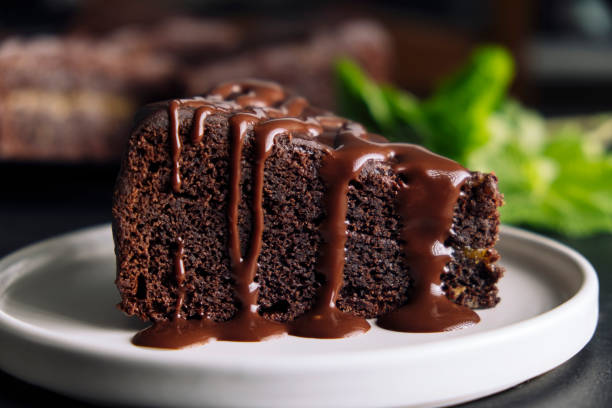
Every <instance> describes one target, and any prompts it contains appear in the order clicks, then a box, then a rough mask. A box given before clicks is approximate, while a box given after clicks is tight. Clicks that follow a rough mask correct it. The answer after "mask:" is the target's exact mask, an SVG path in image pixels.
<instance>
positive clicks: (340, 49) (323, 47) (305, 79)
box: [186, 20, 392, 109]
mask: <svg viewBox="0 0 612 408" xmlns="http://www.w3.org/2000/svg"><path fill="white" fill-rule="evenodd" d="M341 56H347V57H351V58H353V59H355V60H356V61H358V62H359V63H360V65H361V66H362V67H364V69H365V70H366V71H367V72H368V73H369V74H370V75H371V76H372V77H373V78H375V79H376V80H379V81H382V80H388V79H389V75H390V72H389V71H390V69H391V62H390V61H391V58H392V44H391V39H390V37H389V35H388V34H387V32H386V31H385V30H384V28H383V27H382V26H381V25H379V24H377V23H374V22H372V21H368V20H355V21H350V22H347V23H344V24H342V25H340V26H338V27H337V28H335V29H330V30H320V31H318V32H316V33H314V34H313V35H312V36H310V37H308V38H306V39H304V40H302V41H292V42H290V43H282V44H275V45H273V46H267V47H260V48H256V49H254V50H247V51H244V52H242V53H240V54H239V55H236V56H235V57H232V58H227V59H222V60H217V61H215V62H212V63H209V64H204V65H202V66H200V67H196V68H193V69H191V70H189V71H188V72H187V74H186V84H187V92H186V93H187V94H189V95H195V94H201V93H203V92H205V91H207V90H208V89H210V88H211V87H212V86H213V85H214V84H217V83H220V82H223V81H225V80H228V79H232V78H246V77H258V78H263V79H269V80H274V81H277V82H279V83H281V84H282V85H284V86H285V87H287V88H289V89H291V90H293V91H295V92H297V93H299V94H301V95H304V96H305V97H306V98H307V99H309V100H310V101H312V103H313V104H315V105H317V106H321V107H324V108H327V109H334V108H335V95H334V83H333V82H334V79H333V72H332V70H333V61H334V60H335V59H336V58H338V57H341Z"/></svg>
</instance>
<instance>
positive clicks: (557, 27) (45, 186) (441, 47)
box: [0, 0, 612, 407]
mask: <svg viewBox="0 0 612 408" xmlns="http://www.w3.org/2000/svg"><path fill="white" fill-rule="evenodd" d="M611 3H612V2H610V1H591V0H589V1H567V0H562V1H552V0H549V1H540V2H531V1H526V0H516V1H509V0H501V1H495V2H493V1H491V2H489V1H459V0H454V1H453V0H446V1H436V2H432V1H421V0H418V1H412V2H399V1H378V2H365V1H340V2H334V3H333V4H329V2H325V1H310V2H283V1H271V0H268V1H261V2H256V3H254V2H248V1H242V2H241V1H238V2H237V1H233V2H226V1H203V2H200V1H181V2H169V1H150V2H146V7H145V8H143V7H142V4H143V2H138V1H136V2H127V1H125V0H124V1H115V0H111V1H91V2H79V1H69V0H64V1H61V0H56V1H51V0H47V1H28V2H24V1H8V2H6V1H5V2H2V6H1V8H0V39H1V38H2V37H7V36H11V35H15V34H19V35H22V36H31V35H38V34H43V33H76V32H80V33H83V32H85V33H88V34H92V35H93V34H95V33H103V32H105V31H108V30H111V29H112V28H114V27H116V26H118V25H121V24H127V23H131V22H145V23H146V22H147V21H155V20H156V19H158V18H159V17H160V16H161V15H166V14H168V13H175V14H189V15H197V16H204V17H211V16H213V17H219V18H228V19H233V20H236V21H245V22H248V21H252V20H255V21H257V20H259V19H271V21H274V22H275V23H274V24H272V26H271V27H270V28H269V30H270V33H269V37H270V39H272V40H273V39H275V38H290V37H291V35H294V34H295V33H293V32H292V28H291V27H292V26H294V23H296V22H299V23H300V24H312V25H317V24H323V25H325V24H334V22H335V21H337V20H338V19H339V18H340V16H342V18H348V17H360V16H368V17H375V18H377V19H378V20H379V21H381V22H382V23H383V24H384V25H385V26H386V27H387V29H388V30H389V31H390V32H391V34H392V37H393V40H394V43H395V46H396V52H397V55H396V59H395V63H394V67H393V80H394V82H396V83H397V84H399V85H401V86H403V87H405V88H406V89H408V90H410V91H412V92H414V93H416V94H417V95H426V94H427V93H428V92H430V91H431V89H432V88H433V87H434V86H435V84H436V81H437V79H438V78H440V77H441V76H443V75H444V74H446V73H448V72H450V71H452V70H453V69H454V68H455V67H457V66H458V65H459V64H460V63H461V61H462V60H463V59H464V58H465V57H466V56H467V55H468V54H469V52H470V50H471V49H472V48H473V47H474V46H475V45H477V44H481V43H483V42H495V43H501V44H504V45H506V46H507V47H508V48H509V49H510V50H511V51H512V53H513V54H514V55H515V58H516V59H517V61H518V75H517V79H516V82H515V84H514V88H513V93H514V94H515V95H516V96H518V97H519V98H520V99H521V100H522V101H523V102H524V103H525V104H527V105H528V106H530V107H533V108H536V109H537V110H539V111H540V112H543V113H544V114H546V115H548V116H559V115H578V114H590V113H597V112H605V111H610V110H611V103H610V100H611V99H610V93H611V91H612V42H611V41H610V40H611V39H612V14H611V11H610V10H611V9H612V7H611V5H612V4H611ZM117 166H118V163H106V164H95V165H94V164H87V163H81V164H59V163H55V164H53V163H15V162H10V163H1V162H0V183H1V184H0V256H4V255H6V254H8V253H9V252H11V251H13V250H16V249H18V248H19V247H21V246H24V245H27V244H30V243H32V242H34V241H38V240H40V239H44V238H47V237H51V236H54V235H56V234H59V233H63V232H68V231H72V230H74V229H77V228H81V227H86V226H90V225H94V224H100V223H106V222H109V221H110V204H111V193H112V188H113V184H114V178H115V176H116V172H117V168H118V167H117ZM538 232H540V233H543V234H546V235H549V236H552V237H553V238H556V239H559V240H560V241H562V242H564V243H566V244H568V245H570V246H571V247H574V248H576V249H577V250H578V251H579V252H581V253H582V254H584V255H585V256H586V257H587V258H588V259H589V260H590V261H591V262H592V263H593V265H594V266H595V268H596V270H597V271H598V273H599V277H600V284H601V293H600V296H601V297H600V321H599V326H598V329H597V332H596V334H595V337H594V338H593V340H592V341H591V342H590V343H589V344H588V345H587V347H586V348H585V349H584V350H582V351H581V352H580V353H579V354H578V355H577V356H575V357H574V358H572V359H571V360H570V361H569V362H567V363H565V364H563V365H562V366H561V367H559V368H557V369H555V370H553V371H552V372H550V373H548V374H545V375H543V376H541V377H538V378H536V379H534V380H531V381H528V382H527V383H524V384H522V385H520V386H518V387H516V388H514V389H512V390H509V391H506V392H503V393H501V394H498V395H495V396H492V397H488V398H485V399H482V400H479V401H476V402H473V403H471V404H468V405H469V406H470V407H502V406H503V407H506V406H507V407H510V406H530V407H578V406H580V407H606V406H612V393H611V391H610V389H611V388H612V344H611V343H612V320H611V319H612V318H611V317H610V313H611V312H612V278H611V276H612V259H611V256H610V252H611V251H610V250H611V249H612V236H610V235H599V236H593V237H588V238H581V239H570V238H567V237H561V236H556V235H554V234H551V233H550V232H548V231H538ZM568 330H571V327H568ZM554 346H555V345H554V344H551V347H554ZM3 352H6V350H4V351H3ZM43 403H44V404H52V403H57V404H61V405H63V406H68V407H72V406H82V405H83V404H82V403H80V402H76V401H72V400H68V399H66V398H64V397H61V396H58V395H55V394H53V393H50V392H47V391H44V390H40V389H38V388H36V387H33V386H30V385H27V384H25V383H23V382H21V381H19V380H16V379H14V378H12V377H10V376H9V375H6V374H2V373H0V406H7V407H26V406H40V405H42V404H43Z"/></svg>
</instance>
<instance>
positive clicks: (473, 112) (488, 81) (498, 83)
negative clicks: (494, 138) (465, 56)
mask: <svg viewBox="0 0 612 408" xmlns="http://www.w3.org/2000/svg"><path fill="white" fill-rule="evenodd" d="M513 73H514V64H513V61H512V58H511V56H510V54H509V53H508V52H507V51H506V50H505V49H503V48H501V47H495V46H486V47H481V48H479V49H478V50H477V51H476V52H474V54H473V55H472V56H471V58H470V60H469V61H468V62H467V64H466V65H464V66H463V67H462V68H461V69H460V70H459V71H458V72H457V73H455V74H454V75H452V76H451V77H449V78H448V79H446V80H444V81H443V82H442V83H441V85H440V87H439V88H438V90H437V91H436V92H435V93H434V94H433V95H432V96H431V97H430V98H429V99H427V100H426V101H424V102H423V104H422V111H423V115H424V116H425V122H426V123H427V126H428V129H427V131H426V133H425V135H424V139H425V146H426V147H428V148H430V149H431V150H433V151H435V152H437V153H439V154H442V155H445V156H448V157H450V158H453V159H455V160H458V161H460V162H464V161H465V159H466V158H467V155H468V154H469V153H471V152H472V151H474V150H475V149H477V148H479V147H481V146H483V145H485V144H486V143H487V142H488V141H489V138H490V133H489V128H488V120H489V117H490V115H491V114H492V113H493V111H494V110H495V108H496V107H498V106H499V104H500V102H501V101H502V100H503V98H504V96H505V94H506V91H507V89H508V86H509V84H510V81H511V79H512V76H513Z"/></svg>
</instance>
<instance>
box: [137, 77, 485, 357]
mask: <svg viewBox="0 0 612 408" xmlns="http://www.w3.org/2000/svg"><path fill="white" fill-rule="evenodd" d="M181 106H189V107H194V108H196V110H195V113H194V130H193V137H192V139H191V142H192V143H194V144H197V143H200V142H201V141H202V138H203V135H204V132H205V121H206V118H207V117H209V116H210V115H213V114H216V113H223V114H226V115H229V119H228V120H229V125H230V133H231V141H230V150H231V153H230V181H229V182H230V186H229V205H228V213H227V218H228V228H229V248H228V251H229V255H230V262H231V272H232V276H233V278H234V282H235V284H234V293H235V298H236V300H237V301H238V303H239V310H238V312H237V314H236V315H235V316H234V318H232V319H231V320H229V321H227V322H220V323H219V322H212V321H210V320H208V319H206V318H203V319H201V320H185V319H184V318H183V317H182V316H181V313H180V308H181V306H182V302H183V299H184V296H185V288H184V277H185V270H184V265H183V262H182V257H183V254H184V247H183V241H182V239H180V238H178V250H177V252H176V254H175V275H176V281H177V287H178V289H177V290H178V292H177V306H176V308H177V309H176V313H175V318H174V319H173V320H172V321H167V322H156V323H155V324H154V325H153V326H152V327H150V328H148V329H146V330H144V331H142V332H140V333H138V334H137V335H136V336H135V337H134V339H133V342H134V344H137V345H142V346H149V347H161V348H180V347H184V346H188V345H192V344H201V343H205V342H207V341H209V340H210V339H213V338H216V339H218V340H231V341H259V340H262V339H265V338H269V337H272V336H278V335H281V334H283V333H289V334H292V335H296V336H302V337H316V338H340V337H346V336H350V335H353V334H357V333H362V332H365V331H367V330H368V329H369V328H370V325H369V324H368V322H367V321H366V320H365V319H363V318H359V317H356V316H354V315H351V314H348V313H344V312H342V311H340V310H339V309H338V308H337V307H336V301H337V299H338V294H339V292H340V289H341V288H342V284H343V269H344V262H345V244H346V239H347V229H346V215H347V201H348V198H347V195H348V188H349V183H350V182H351V181H352V180H356V179H357V177H358V176H359V174H360V172H361V171H362V169H363V168H364V166H365V165H366V164H367V163H368V162H369V161H380V162H386V163H389V164H390V165H391V166H392V167H393V169H394V171H395V172H396V173H397V174H398V175H399V178H400V180H401V181H400V191H399V193H398V195H397V202H396V208H397V211H398V213H399V214H400V217H401V220H402V229H401V231H400V236H401V239H402V241H403V251H404V252H405V256H406V259H407V262H408V265H409V266H410V269H411V273H412V275H413V277H414V280H415V287H414V291H413V293H412V296H411V299H410V301H409V303H408V304H407V305H405V306H402V307H400V308H398V309H396V310H395V311H393V312H391V313H388V314H387V315H384V316H382V317H380V318H379V319H378V321H377V323H378V325H380V326H381V327H384V328H387V329H390V330H396V331H406V332H438V331H445V330H453V329H456V328H460V327H465V326H469V325H472V324H475V323H477V322H478V321H479V318H478V315H477V314H476V313H474V312H473V311H472V310H471V309H468V308H466V307H463V306H459V305H456V304H455V303H453V302H452V301H450V300H448V299H447V297H446V296H445V294H444V292H443V290H442V288H441V282H440V275H441V273H442V272H443V271H444V268H445V267H446V265H447V263H448V262H449V261H450V260H451V255H452V254H451V253H450V251H451V249H450V248H448V247H445V246H444V244H443V243H444V241H445V240H446V238H448V236H449V234H450V233H451V231H450V228H451V225H452V215H453V208H454V205H455V203H456V202H457V199H458V197H459V193H460V189H461V186H462V184H463V182H464V181H465V179H466V178H467V177H468V176H469V174H470V173H469V172H468V171H467V170H466V169H464V168H463V167H461V166H460V165H459V164H457V163H455V162H453V161H452V160H449V159H446V158H444V157H441V156H438V155H436V154H433V153H431V152H429V151H427V150H425V149H423V148H421V147H419V146H415V145H410V144H400V143H384V142H383V141H385V139H384V138H382V137H381V136H378V135H374V134H369V133H367V132H366V131H365V129H364V128H363V127H362V126H361V125H359V124H356V123H354V122H349V121H347V120H346V119H343V118H339V117H336V116H330V115H319V116H313V115H309V114H308V113H305V112H307V110H308V109H309V107H308V103H307V102H306V101H305V100H304V99H303V98H299V97H294V98H288V99H287V98H286V96H285V92H284V90H283V89H282V88H281V87H280V86H279V85H277V84H274V83H270V82H264V81H256V80H244V81H237V82H228V83H225V84H222V85H220V86H219V87H217V88H215V89H214V90H213V91H212V92H211V93H210V95H209V96H208V97H207V98H194V99H187V100H174V101H171V102H170V103H169V116H170V140H171V143H172V169H173V176H172V187H173V190H174V191H175V192H179V191H180V189H181V183H182V181H181V177H180V154H181V150H182V140H181V138H180V135H179V117H178V110H179V108H180V107H181ZM297 134H301V135H307V137H308V138H309V139H312V140H315V141H317V142H318V143H320V144H321V145H322V146H323V147H324V148H325V150H326V151H327V153H328V154H327V156H326V157H325V158H324V161H323V165H322V167H321V169H320V174H321V177H322V179H323V181H324V183H325V185H326V188H327V197H326V198H325V209H326V214H327V216H326V219H325V220H324V222H323V223H322V225H321V227H320V231H321V236H322V238H323V245H322V248H321V251H320V257H319V261H318V263H317V271H318V272H319V273H320V274H322V275H323V276H324V277H325V283H324V284H323V285H322V286H321V288H320V289H319V292H318V294H317V298H316V302H315V305H314V307H313V308H312V309H311V310H310V311H308V312H307V313H306V314H304V315H303V316H301V317H299V318H298V319H296V320H294V321H293V322H288V323H285V324H282V323H278V322H274V321H270V320H267V319H264V318H263V317H262V316H261V315H260V314H259V312H258V309H259V306H258V284H257V282H256V281H255V276H256V273H257V259H258V257H259V253H260V251H261V247H262V236H263V229H264V211H263V207H262V201H263V185H264V168H265V162H266V159H267V157H268V156H269V154H270V152H271V149H272V147H273V145H274V140H275V138H276V137H277V136H279V135H289V137H292V136H293V135H297ZM248 135H252V137H254V147H255V159H254V163H253V202H252V205H251V208H252V216H253V228H252V235H251V239H250V245H249V248H248V250H247V251H246V255H245V258H244V259H243V258H242V257H241V253H243V252H242V248H241V247H240V240H239V234H238V206H239V200H240V174H241V157H242V146H243V144H244V141H245V138H247V137H248Z"/></svg>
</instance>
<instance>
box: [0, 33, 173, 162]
mask: <svg viewBox="0 0 612 408" xmlns="http://www.w3.org/2000/svg"><path fill="white" fill-rule="evenodd" d="M174 71H175V66H174V62H173V61H172V60H171V59H167V58H160V57H158V56H155V55H152V54H151V53H148V52H135V51H134V50H132V49H130V48H129V47H124V46H122V45H121V43H119V42H109V41H99V40H91V39H85V38H60V37H38V38H33V39H20V38H12V39H9V40H6V41H4V42H3V43H2V45H0V158H2V159H9V160H16V161H39V160H40V161H86V160H96V161H105V160H109V159H114V158H115V157H116V156H117V154H118V152H119V151H120V150H121V146H122V145H123V140H122V139H123V136H122V134H123V132H125V131H129V126H130V122H131V117H132V116H133V114H134V109H135V108H136V106H138V105H139V103H141V102H142V100H143V99H144V100H146V99H148V98H149V97H155V94H156V93H157V94H159V92H162V90H161V89H159V87H160V85H161V86H165V84H168V82H169V81H170V80H171V78H172V75H173V73H174ZM126 128H127V129H126Z"/></svg>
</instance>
